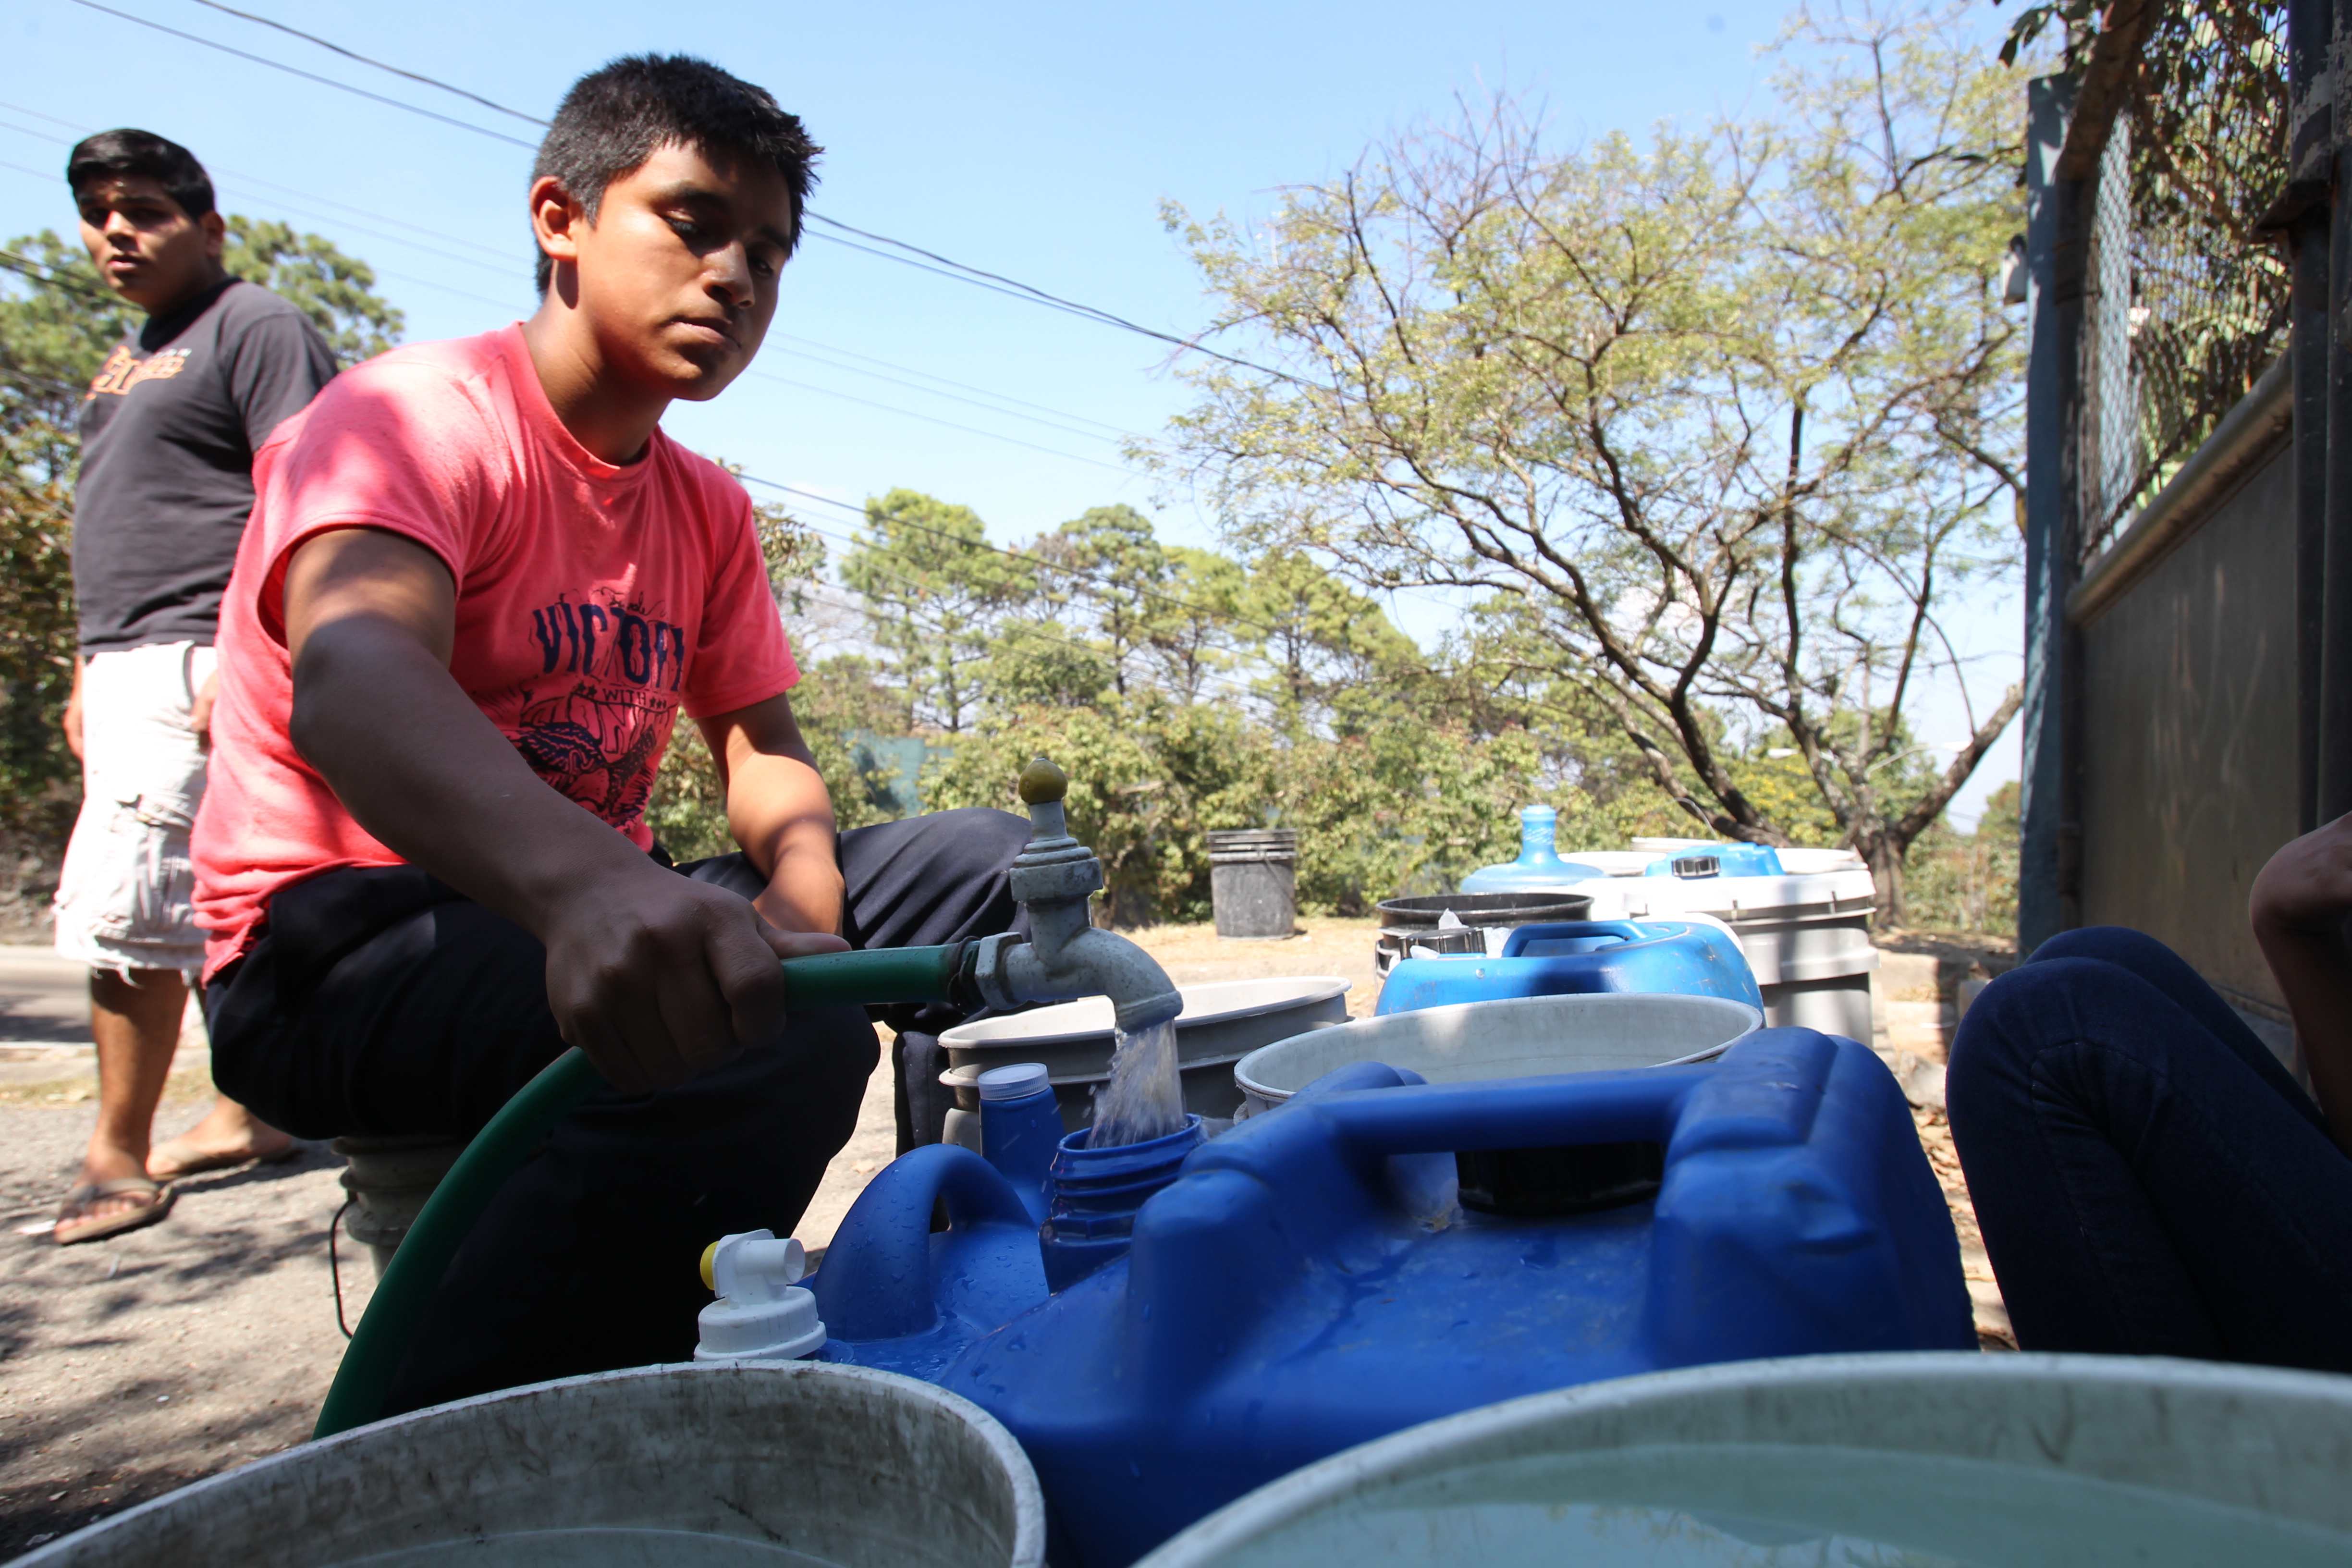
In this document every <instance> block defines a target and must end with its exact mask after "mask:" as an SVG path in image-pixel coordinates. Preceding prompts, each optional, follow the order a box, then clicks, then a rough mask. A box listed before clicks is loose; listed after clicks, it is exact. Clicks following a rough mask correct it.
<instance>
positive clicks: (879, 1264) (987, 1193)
mask: <svg viewBox="0 0 2352 1568" xmlns="http://www.w3.org/2000/svg"><path fill="white" fill-rule="evenodd" d="M941 1199H944V1200H946V1203H947V1209H948V1223H949V1224H950V1225H951V1226H956V1227H958V1228H961V1227H962V1226H978V1225H996V1224H1002V1225H1010V1226H1018V1227H1020V1228H1021V1229H1022V1230H1024V1231H1030V1232H1034V1231H1035V1229H1036V1228H1037V1226H1036V1222H1035V1221H1034V1220H1033V1219H1031V1218H1030V1217H1029V1211H1028V1210H1027V1209H1026V1208H1024V1206H1022V1203H1021V1196H1020V1194H1018V1193H1016V1192H1014V1191H1013V1184H1012V1183H1010V1182H1008V1181H1006V1180H1005V1179H1004V1175H1003V1173H1002V1172H1000V1171H999V1170H997V1168H996V1167H995V1166H993V1165H992V1164H990V1163H988V1162H987V1161H985V1160H983V1159H982V1158H981V1157H980V1156H979V1155H977V1154H975V1153H973V1152H971V1150H969V1149H965V1148H961V1147H959V1146H958V1145H956V1144H953V1143H933V1144H930V1145H929V1146H928V1147H925V1148H921V1149H914V1150H910V1151H908V1152H907V1153H905V1154H902V1155H900V1156H899V1157H898V1159H896V1160H893V1161H892V1162H891V1163H889V1164H887V1165H886V1166H884V1167H883V1168H882V1170H881V1172H880V1173H878V1174H877V1175H876V1176H875V1178H874V1179H873V1180H872V1181H871V1182H869V1183H867V1184H866V1190H865V1191H864V1192H862V1193H860V1194H857V1202H856V1204H854V1205H851V1207H850V1210H849V1214H848V1215H847V1216H846V1217H845V1218H844V1219H843V1220H842V1222H841V1229H840V1230H839V1231H837V1232H836V1233H835V1236H834V1238H833V1244H832V1245H831V1246H830V1247H826V1248H825V1253H824V1266H823V1267H821V1268H818V1269H817V1271H816V1277H815V1279H812V1280H811V1281H810V1282H809V1288H810V1289H812V1290H814V1292H815V1293H816V1304H817V1311H818V1313H819V1314H820V1315H821V1316H822V1317H823V1318H824V1325H825V1331H826V1332H827V1333H829V1334H831V1335H832V1336H833V1337H834V1338H835V1339H840V1340H888V1339H898V1338H899V1337H901V1336H903V1335H907V1334H919V1333H925V1332H928V1331H929V1330H930V1328H931V1327H932V1325H934V1324H935V1323H937V1322H938V1321H939V1306H938V1304H937V1303H936V1302H935V1301H934V1300H932V1297H931V1209H932V1206H933V1205H935V1204H937V1203H938V1202H940V1200H941Z"/></svg>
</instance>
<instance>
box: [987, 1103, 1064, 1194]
mask: <svg viewBox="0 0 2352 1568" xmlns="http://www.w3.org/2000/svg"><path fill="white" fill-rule="evenodd" d="M1061 1142H1062V1112H1061V1110H1060V1108H1059V1107H1058V1106H1057V1105H1056V1104H1055V1100H1054V1086H1053V1084H1052V1082H1051V1081H1050V1080H1049V1079H1047V1078H1046V1075H1045V1064H1044V1063H1042V1062H1015V1063H1013V1065H1012V1066H1010V1067H1001V1068H989V1069H988V1070H987V1071H986V1072H984V1073H982V1074H981V1075H980V1157H981V1158H982V1159H983V1160H986V1161H987V1162H988V1163H990V1164H992V1165H993V1166H995V1167H996V1168H997V1170H998V1171H999V1172H1000V1173H1003V1176H1004V1179H1005V1180H1007V1181H1009V1182H1011V1183H1012V1184H1013V1191H1015V1192H1017V1193H1019V1194H1021V1206H1022V1207H1024V1208H1025V1209H1027V1210H1028V1211H1029V1216H1030V1218H1032V1219H1034V1220H1035V1221H1037V1222H1038V1223H1039V1224H1041V1225H1042V1224H1044V1223H1045V1207H1046V1205H1047V1203H1048V1202H1049V1201H1050V1200H1051V1197H1052V1191H1051V1183H1052V1174H1053V1168H1054V1152H1055V1149H1057V1148H1058V1147H1059V1146H1060V1144H1061Z"/></svg>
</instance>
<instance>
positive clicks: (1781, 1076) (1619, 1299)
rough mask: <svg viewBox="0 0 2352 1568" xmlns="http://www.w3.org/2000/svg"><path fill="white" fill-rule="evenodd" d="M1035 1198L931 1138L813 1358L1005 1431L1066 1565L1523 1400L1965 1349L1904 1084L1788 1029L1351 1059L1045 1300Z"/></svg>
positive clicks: (1250, 1130) (884, 1209) (1168, 1192)
mask: <svg viewBox="0 0 2352 1568" xmlns="http://www.w3.org/2000/svg"><path fill="white" fill-rule="evenodd" d="M1448 1177H1450V1178H1451V1180H1450V1181H1448V1180H1447V1179H1446V1178H1448ZM991 1184H993V1186H994V1189H995V1192H996V1194H997V1195H996V1196H995V1197H994V1198H993V1199H992V1198H990V1197H988V1196H987V1195H986V1192H985V1189H986V1188H988V1187H989V1186H990V1185H991ZM933 1194H941V1195H944V1196H945V1198H946V1200H947V1206H948V1212H949V1216H950V1227H949V1228H948V1229H947V1230H946V1231H943V1232H940V1233H939V1234H938V1235H937V1236H933V1235H931V1234H930V1233H929V1221H930V1204H931V1197H932V1195H933ZM1456 1197H1458V1199H1459V1202H1458V1203H1455V1202H1451V1201H1449V1200H1451V1199H1454V1198H1456ZM1021 1212H1022V1211H1021V1207H1020V1205H1019V1203H1018V1201H1017V1199H1016V1197H1015V1196H1014V1194H1013V1192H1012V1189H1011V1184H1009V1183H1008V1182H1006V1181H1005V1180H1004V1179H1003V1177H1001V1176H999V1175H998V1174H997V1173H996V1172H995V1171H994V1170H993V1169H992V1168H991V1167H990V1166H989V1165H988V1164H987V1163H985V1162H983V1161H982V1159H981V1158H980V1157H979V1156H977V1155H974V1154H972V1153H971V1152H969V1151H965V1150H960V1149H945V1148H941V1149H924V1150H918V1151H916V1152H914V1153H912V1154H909V1155H908V1156H907V1157H906V1158H905V1159H902V1160H900V1161H898V1163H895V1164H894V1165H892V1166H891V1167H890V1168H889V1169H887V1170H886V1171H884V1172H883V1173H881V1174H880V1175H879V1176H877V1178H876V1180H875V1183H874V1184H873V1185H871V1186H869V1187H868V1188H867V1189H866V1194H865V1195H864V1196H863V1197H861V1198H860V1199H859V1201H858V1204H857V1205H856V1207H855V1208H854V1209H853V1210H852V1211H851V1213H850V1215H849V1217H848V1218H847V1220H846V1221H845V1223H844V1224H843V1226H842V1228H841V1231H840V1233H839V1235H838V1236H837V1237H836V1238H835V1241H834V1244H833V1247H832V1249H831V1250H830V1251H829V1252H828V1253H827V1254H826V1257H825V1261H824V1268H823V1269H822V1270H821V1271H820V1272H819V1273H818V1275H817V1277H816V1280H815V1286H814V1288H815V1289H816V1291H817V1296H818V1301H819V1305H820V1308H821V1310H823V1312H824V1320H825V1322H826V1325H827V1327H828V1329H829V1330H830V1331H831V1332H832V1334H833V1336H834V1340H833V1342H832V1343H830V1344H828V1345H827V1347H826V1350H825V1352H824V1354H825V1355H826V1357H827V1358H828V1359H834V1360H843V1361H855V1362H857V1363H861V1364H866V1365H872V1366H879V1367H884V1368H887V1369H888V1370H891V1371H896V1372H902V1373H911V1374H913V1375H915V1376H918V1377H922V1378H926V1379H928V1380H929V1381H933V1382H936V1383H939V1384H941V1385H942V1386H944V1387H947V1388H950V1389H951V1390H953V1391H955V1392H957V1393H959V1394H963V1395H965V1396H966V1397H968V1398H970V1399H972V1400H973V1401H975V1402H976V1403H978V1404H980V1405H982V1406H983V1407H985V1408H986V1409H987V1410H988V1411H989V1412H990V1413H991V1414H992V1415H995V1416H996V1417H997V1419H998V1420H1000V1421H1002V1422H1003V1423H1004V1424H1005V1425H1006V1426H1008V1427H1009V1428H1011V1429H1012V1431H1013V1434H1014V1436H1017V1437H1018V1438H1019V1439H1020V1440H1021V1442H1022V1445H1023V1447H1024V1448H1026V1449H1027V1451H1028V1453H1029V1457H1030V1458H1031V1460H1032V1462H1033V1463H1034V1464H1035V1466H1036V1467H1037V1471H1038V1476H1039V1479H1041V1480H1042V1481H1043V1482H1044V1485H1045V1495H1046V1499H1047V1502H1048V1504H1049V1508H1050V1510H1051V1512H1052V1514H1053V1516H1054V1525H1055V1537H1056V1540H1055V1547H1054V1561H1055V1563H1057V1564H1084V1565H1086V1568H1116V1565H1118V1564H1124V1563H1129V1562H1131V1561H1133V1560H1134V1559H1135V1558H1136V1557H1138V1556H1139V1555H1141V1554H1142V1553H1143V1552H1146V1551H1148V1550H1150V1547H1152V1546H1153V1545H1154V1544H1156V1543H1157V1542H1160V1541H1161V1540H1164V1539H1165V1538H1166V1537H1168V1536H1169V1535H1171V1534H1172V1533H1174V1532H1175V1531H1178V1530H1180V1529H1181V1528H1182V1527H1183V1526H1185V1525H1186V1524H1189V1523H1191V1522H1192V1521H1194V1520H1196V1519H1198V1518H1200V1517H1201V1516H1202V1515H1203V1514H1206V1513H1208V1512H1210V1511H1211V1510H1214V1509H1216V1508H1218V1507H1220V1506H1222V1505H1223V1504H1224V1503H1225V1502H1228V1501H1230V1500H1233V1499H1234V1498H1236V1497H1239V1496H1241V1495H1242V1494H1243V1493H1244V1492H1247V1491H1249V1490H1251V1489H1254V1488H1255V1487H1258V1486H1260V1485H1263V1484H1264V1483H1265V1482H1267V1481H1269V1480H1272V1479H1275V1478H1276V1477H1278V1476H1281V1475H1283V1474H1286V1473H1287V1472H1288V1471H1290V1470H1292V1469H1295V1468H1297V1467H1299V1466H1301V1465H1304V1464H1307V1463H1309V1462H1311V1461H1313V1460H1315V1459H1318V1458H1323V1457H1325V1456H1326V1455H1328V1454H1332V1453H1336V1452H1338V1451H1339V1449H1342V1448H1345V1447H1351V1446H1353V1445H1355V1444H1357V1443H1360V1442H1364V1441H1366V1440H1368V1439H1370V1438H1372V1437H1377V1436H1382V1435H1383V1434H1386V1433H1389V1432H1393V1431H1396V1430H1398V1429H1400V1428H1402V1427H1404V1426H1411V1425H1413V1424H1415V1423H1417V1422H1422V1421H1426V1420H1430V1419H1433V1418H1434V1417H1437V1416H1441V1415H1451V1414H1454V1413H1455V1412H1458V1411H1462V1410H1467V1409H1471V1408H1474V1407H1475V1406H1478V1405H1487V1404H1492V1403H1494V1402H1495V1401H1497V1400H1502V1399H1508V1398H1513V1397H1516V1396H1517V1395H1520V1394H1532V1393H1536V1392H1538V1391H1541V1390H1544V1389H1549V1388H1559V1387H1565V1386H1569V1385H1571V1384H1580V1383H1586V1382H1591V1381H1593V1380H1596V1379H1601V1378H1608V1377H1616V1376H1621V1375H1625V1374H1628V1373H1638V1372H1646V1371H1653V1370H1657V1369H1662V1368H1666V1367H1675V1366H1686V1365H1691V1364H1695V1363H1706V1362H1720V1361H1736V1360H1744V1359H1748V1358H1753V1357H1760V1356H1775V1355H1794V1354H1804V1353H1809V1352H1826V1351H1863V1350H1889V1351H1892V1350H1928V1349H1936V1350H1942V1349H1969V1348H1973V1347H1974V1346H1975V1344H1976V1336H1975V1333H1974V1331H1973V1329H1972V1328H1971V1319H1970V1309H1969V1298H1968V1290H1967V1287H1966V1285H1965V1284H1964V1283H1963V1280H1962V1277H1961V1273H1960V1261H1959V1249H1958V1242H1957V1239H1956V1237H1955V1236H1954V1234H1953V1230H1952V1224H1951V1217H1950V1214H1949V1211H1948V1209H1947V1208H1946V1206H1945V1203H1944V1196H1943V1193H1942V1190H1941V1188H1940V1187H1938V1186H1937V1183H1936V1179H1935V1177H1934V1175H1933V1173H1931V1172H1930V1171H1929V1169H1928V1167H1927V1159H1926V1157H1925V1155H1924V1154H1922V1153H1921V1152H1920V1149H1919V1142H1918V1138H1917V1135H1916V1132H1915V1131H1914V1130H1913V1124H1912V1121H1911V1114H1910V1108H1909V1106H1908V1104H1907V1103H1906V1101H1905V1100H1904V1098H1903V1095H1902V1092H1901V1090H1899V1089H1897V1088H1896V1087H1895V1081H1894V1079H1893V1078H1892V1076H1891V1075H1890V1074H1889V1073H1888V1072H1887V1070H1886V1068H1885V1066H1884V1065H1883V1064H1881V1063H1880V1061H1879V1060H1878V1058H1876V1057H1874V1056H1873V1055H1872V1054H1871V1053H1870V1052H1869V1051H1868V1050H1866V1049H1864V1047H1861V1046H1858V1045H1856V1044H1854V1043H1853V1042H1852V1041H1848V1040H1840V1039H1836V1038H1833V1037H1829V1036H1824V1035H1819V1034H1815V1033H1813V1032H1812V1031H1811V1030H1805V1029H1777V1030H1769V1031H1765V1032H1762V1033H1759V1034H1756V1035H1752V1036H1749V1037H1748V1038H1746V1039H1744V1040H1742V1041H1740V1042H1739V1043H1738V1044H1737V1045H1735V1046H1733V1047H1731V1049H1730V1050H1729V1051H1727V1052H1726V1053H1725V1055H1724V1056H1723V1057H1722V1058H1720V1059H1719V1061H1717V1062H1716V1063H1713V1064H1708V1065H1703V1066H1696V1067H1686V1068H1653V1069H1649V1070H1644V1071H1638V1072H1615V1073H1583V1074H1573V1075H1567V1076H1562V1077H1555V1078H1534V1079H1507V1080H1498V1081H1487V1082H1479V1083H1464V1084H1444V1085H1423V1084H1409V1083H1405V1082H1404V1081H1403V1080H1402V1076H1401V1075H1400V1074H1398V1073H1397V1072H1395V1071H1394V1070H1392V1069H1391V1068H1385V1067H1382V1066H1381V1065H1380V1064H1377V1063H1369V1062H1366V1063H1357V1064H1355V1065H1353V1066H1351V1067H1349V1068H1342V1069H1340V1070H1339V1071H1338V1072H1335V1073H1333V1074H1330V1075H1329V1076H1328V1077H1326V1078H1325V1079H1322V1080H1320V1081H1319V1082H1318V1083H1317V1084H1315V1085H1314V1086H1313V1087H1311V1088H1310V1089H1307V1090H1305V1091H1303V1092H1302V1093H1300V1094H1299V1095H1298V1096H1297V1098H1295V1099H1294V1100H1291V1101H1290V1102H1289V1103H1288V1104H1287V1105H1286V1106H1284V1107H1283V1108H1281V1109H1280V1110H1276V1111H1273V1112H1270V1113H1267V1114H1265V1115H1263V1116H1259V1117H1256V1118H1254V1119H1252V1120H1250V1121H1245V1122H1243V1123H1242V1124H1241V1125H1239V1126H1238V1127H1236V1128H1235V1129H1234V1131H1232V1132H1230V1133H1228V1134H1226V1135H1225V1136H1223V1137H1221V1138H1218V1139H1216V1140H1214V1141H1213V1142H1207V1143H1203V1144H1202V1145H1200V1146H1198V1147H1197V1148H1195V1149H1193V1150H1192V1152H1191V1154H1190V1155H1189V1156H1187V1157H1186V1159H1185V1160H1184V1162H1183V1165H1182V1168H1181V1174H1180V1175H1178V1176H1177V1177H1176V1179H1175V1180H1174V1181H1173V1182H1172V1183H1171V1184H1169V1185H1168V1186H1167V1187H1165V1188H1164V1189H1162V1190H1160V1192H1159V1193H1157V1194H1155V1195H1152V1196H1150V1197H1149V1198H1148V1199H1147V1200H1146V1201H1144V1202H1142V1204H1141V1205H1140V1208H1139V1212H1137V1213H1136V1214H1135V1215H1134V1217H1133V1220H1132V1237H1133V1239H1132V1244H1131V1247H1130V1248H1129V1251H1128V1252H1127V1253H1126V1254H1125V1255H1124V1256H1120V1257H1116V1258H1112V1259H1111V1260H1110V1261H1108V1262H1106V1263H1103V1264H1102V1265H1101V1266H1100V1267H1098V1268H1095V1269H1094V1270H1093V1271H1092V1272H1091V1273H1087V1274H1086V1275H1084V1276H1083V1277H1082V1278H1078V1279H1076V1280H1075V1281H1074V1282H1072V1283H1070V1284H1068V1285H1067V1286H1066V1287H1065V1288H1063V1289H1059V1290H1058V1291H1056V1292H1055V1293H1053V1294H1051V1295H1048V1294H1047V1293H1046V1291H1045V1279H1044V1271H1043V1268H1042V1265H1041V1263H1040V1260H1039V1248H1038V1246H1037V1242H1036V1238H1035V1236H1034V1233H1027V1234H1025V1235H1024V1234H1023V1233H1022V1232H1021V1230H1020V1228H1019V1226H1017V1225H1016V1224H1015V1223H1014V1222H1013V1217H1012V1216H1013V1215H1019V1214H1020V1213H1021ZM869 1258H870V1259H871V1260H869ZM926 1264H928V1267H926ZM837 1269H838V1270H842V1271H843V1274H842V1277H841V1279H840V1280H839V1282H838V1283H836V1280H835V1271H836V1270H837ZM1024 1298H1025V1299H1024ZM991 1312H1002V1313H1003V1316H1002V1317H1000V1318H999V1319H998V1320H997V1321H996V1323H995V1324H992V1325H990V1326H988V1327H987V1328H985V1329H982V1327H981V1322H982V1319H983V1318H985V1317H986V1316H987V1315H988V1314H989V1313H991Z"/></svg>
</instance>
